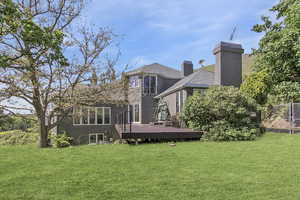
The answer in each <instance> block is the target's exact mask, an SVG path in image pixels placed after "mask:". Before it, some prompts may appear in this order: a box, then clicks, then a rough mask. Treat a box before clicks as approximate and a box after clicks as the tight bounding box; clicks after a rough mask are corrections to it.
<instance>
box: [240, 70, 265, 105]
mask: <svg viewBox="0 0 300 200" xmlns="http://www.w3.org/2000/svg"><path fill="white" fill-rule="evenodd" d="M240 89H241V92H243V93H244V94H246V95H248V96H249V97H251V98H253V99H255V100H256V102H257V103H259V104H260V105H263V104H265V103H266V102H267V98H268V94H269V92H270V91H269V90H270V77H269V75H268V73H267V72H266V71H257V72H252V73H251V74H250V75H248V76H246V77H245V79H244V81H243V83H242V85H241V88H240Z"/></svg>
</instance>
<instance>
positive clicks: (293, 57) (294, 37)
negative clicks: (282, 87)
mask: <svg viewBox="0 0 300 200" xmlns="http://www.w3.org/2000/svg"><path fill="white" fill-rule="evenodd" d="M271 11H272V12H273V13H274V14H275V16H276V20H275V21H271V20H270V18H269V17H265V16H263V17H262V20H263V24H260V25H255V26H254V27H253V30H254V31H255V32H258V33H262V32H264V33H265V35H264V36H263V38H262V39H261V40H260V42H259V48H258V49H257V50H255V51H254V54H255V55H256V60H255V64H254V67H255V70H256V71H259V72H260V71H263V72H266V73H267V74H268V76H269V77H270V78H269V80H270V87H271V89H270V91H271V90H272V89H273V86H275V85H277V84H280V83H281V82H285V81H291V82H299V81H300V15H299V13H300V1H299V0H281V1H280V2H279V3H278V4H277V5H275V6H274V7H273V8H272V9H271ZM254 88H255V87H254Z"/></svg>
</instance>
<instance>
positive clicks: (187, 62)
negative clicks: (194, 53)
mask: <svg viewBox="0 0 300 200" xmlns="http://www.w3.org/2000/svg"><path fill="white" fill-rule="evenodd" d="M183 64H190V65H192V64H193V62H192V61H189V60H185V61H183Z"/></svg>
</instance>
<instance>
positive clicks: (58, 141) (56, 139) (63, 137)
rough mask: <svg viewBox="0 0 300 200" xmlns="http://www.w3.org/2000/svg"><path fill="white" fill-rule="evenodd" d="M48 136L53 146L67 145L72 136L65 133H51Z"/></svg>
mask: <svg viewBox="0 0 300 200" xmlns="http://www.w3.org/2000/svg"><path fill="white" fill-rule="evenodd" d="M50 138H51V141H52V144H53V146H54V147H55V148H63V147H68V146H70V145H71V144H72V138H71V137H69V136H68V135H67V134H66V133H63V134H57V135H52V136H51V137H50Z"/></svg>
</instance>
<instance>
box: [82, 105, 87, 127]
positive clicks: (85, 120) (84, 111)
mask: <svg viewBox="0 0 300 200" xmlns="http://www.w3.org/2000/svg"><path fill="white" fill-rule="evenodd" d="M81 111H82V116H81V117H82V118H81V119H82V124H88V113H89V109H88V108H87V107H82V108H81Z"/></svg>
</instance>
